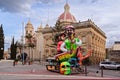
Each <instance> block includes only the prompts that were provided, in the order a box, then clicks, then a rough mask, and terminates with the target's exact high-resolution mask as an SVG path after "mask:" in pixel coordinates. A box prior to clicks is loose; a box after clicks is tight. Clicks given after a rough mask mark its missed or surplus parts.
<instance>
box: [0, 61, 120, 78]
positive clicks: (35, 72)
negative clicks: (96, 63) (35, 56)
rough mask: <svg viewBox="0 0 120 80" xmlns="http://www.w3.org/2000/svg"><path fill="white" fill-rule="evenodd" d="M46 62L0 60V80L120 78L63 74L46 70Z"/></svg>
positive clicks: (90, 74) (91, 74)
mask: <svg viewBox="0 0 120 80" xmlns="http://www.w3.org/2000/svg"><path fill="white" fill-rule="evenodd" d="M45 65H46V62H41V63H40V62H39V61H34V63H33V64H32V65H29V64H28V63H27V64H25V65H23V64H22V62H18V64H17V65H15V66H13V60H1V61H0V80H42V79H76V80H77V79H118V80H119V79H120V77H115V76H109V75H104V77H101V74H100V73H99V74H98V73H96V72H90V71H89V70H88V71H89V72H88V74H87V75H85V74H71V75H61V74H60V73H56V72H50V71H47V70H46V66H45Z"/></svg>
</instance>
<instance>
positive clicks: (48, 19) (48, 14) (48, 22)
mask: <svg viewBox="0 0 120 80" xmlns="http://www.w3.org/2000/svg"><path fill="white" fill-rule="evenodd" d="M47 24H49V4H48V17H47Z"/></svg>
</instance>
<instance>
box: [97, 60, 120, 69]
mask: <svg viewBox="0 0 120 80" xmlns="http://www.w3.org/2000/svg"><path fill="white" fill-rule="evenodd" d="M99 67H100V68H103V69H117V70H120V64H119V63H117V62H113V61H102V62H100V63H99Z"/></svg>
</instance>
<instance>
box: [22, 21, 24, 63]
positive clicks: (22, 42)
mask: <svg viewBox="0 0 120 80" xmlns="http://www.w3.org/2000/svg"><path fill="white" fill-rule="evenodd" d="M22 35H23V36H22V54H23V60H22V64H23V65H24V23H22Z"/></svg>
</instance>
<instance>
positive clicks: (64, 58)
mask: <svg viewBox="0 0 120 80" xmlns="http://www.w3.org/2000/svg"><path fill="white" fill-rule="evenodd" d="M65 34H66V39H65V40H64V41H63V40H62V42H61V43H60V45H59V43H58V45H59V46H58V47H57V50H59V51H61V53H59V54H57V55H56V56H55V60H52V61H54V64H53V65H48V66H54V65H55V64H57V65H59V66H56V65H55V69H56V70H57V69H58V68H59V69H58V70H59V71H58V72H60V73H61V74H64V75H69V74H71V72H72V70H73V67H74V68H76V69H77V70H78V71H80V70H81V68H80V66H81V65H82V61H83V60H84V59H86V58H88V57H89V56H90V55H91V53H92V50H90V51H89V52H88V53H87V54H86V55H82V51H81V45H82V40H81V39H79V38H77V37H76V36H75V28H74V27H73V26H72V25H68V26H66V27H65ZM52 61H50V62H52ZM52 63H53V62H52ZM68 64H70V67H69V66H66V65H68ZM52 71H54V70H52Z"/></svg>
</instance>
